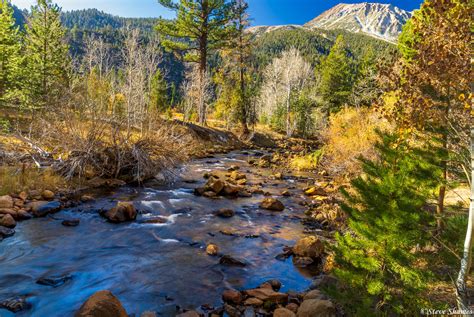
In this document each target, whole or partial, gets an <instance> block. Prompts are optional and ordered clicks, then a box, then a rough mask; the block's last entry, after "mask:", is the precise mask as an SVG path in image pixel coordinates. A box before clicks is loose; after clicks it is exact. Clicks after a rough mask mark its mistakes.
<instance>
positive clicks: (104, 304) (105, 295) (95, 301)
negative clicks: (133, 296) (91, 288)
mask: <svg viewBox="0 0 474 317" xmlns="http://www.w3.org/2000/svg"><path fill="white" fill-rule="evenodd" d="M75 317H128V315H127V312H126V311H125V308H123V306H122V303H120V301H119V300H118V299H117V297H115V296H114V295H113V294H112V293H111V292H110V291H108V290H105V291H98V292H96V293H94V294H92V296H91V297H89V298H88V299H87V301H86V302H85V303H84V304H82V306H81V308H80V309H79V310H78V311H77V312H76V314H75Z"/></svg>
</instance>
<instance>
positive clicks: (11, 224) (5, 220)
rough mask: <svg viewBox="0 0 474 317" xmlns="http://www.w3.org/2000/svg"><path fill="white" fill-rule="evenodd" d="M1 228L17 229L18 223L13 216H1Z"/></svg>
mask: <svg viewBox="0 0 474 317" xmlns="http://www.w3.org/2000/svg"><path fill="white" fill-rule="evenodd" d="M0 226H4V227H7V228H15V226H16V221H15V219H13V217H12V215H9V214H5V215H0Z"/></svg>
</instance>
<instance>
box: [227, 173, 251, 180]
mask: <svg viewBox="0 0 474 317" xmlns="http://www.w3.org/2000/svg"><path fill="white" fill-rule="evenodd" d="M229 177H230V178H232V179H233V180H235V181H238V180H241V179H246V178H247V176H246V175H245V174H242V173H239V172H237V171H233V172H232V173H230V176H229Z"/></svg>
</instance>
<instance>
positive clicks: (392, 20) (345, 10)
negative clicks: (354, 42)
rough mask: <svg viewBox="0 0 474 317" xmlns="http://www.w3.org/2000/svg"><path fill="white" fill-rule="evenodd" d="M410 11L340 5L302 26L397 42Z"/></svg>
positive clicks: (376, 4)
mask: <svg viewBox="0 0 474 317" xmlns="http://www.w3.org/2000/svg"><path fill="white" fill-rule="evenodd" d="M410 17H411V12H407V11H405V10H402V9H400V8H397V7H395V6H393V5H391V4H381V3H367V2H364V3H356V4H345V3H340V4H338V5H336V6H335V7H333V8H331V9H329V10H327V11H325V12H323V13H322V14H321V15H319V16H318V17H316V18H315V19H313V20H311V21H310V22H308V23H306V24H305V26H306V27H307V28H311V29H312V28H322V29H330V30H331V29H344V30H347V31H351V32H363V33H366V34H369V35H372V36H376V37H380V38H383V39H386V40H389V41H394V40H396V39H397V37H398V35H399V34H400V32H401V31H402V27H403V25H404V24H405V23H406V21H407V20H408V19H409V18H410Z"/></svg>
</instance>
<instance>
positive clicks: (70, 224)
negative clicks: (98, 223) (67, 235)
mask: <svg viewBox="0 0 474 317" xmlns="http://www.w3.org/2000/svg"><path fill="white" fill-rule="evenodd" d="M80 222H81V221H80V220H79V219H66V220H63V221H62V222H61V224H62V225H63V226H65V227H77V226H78V225H79V223H80Z"/></svg>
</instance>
